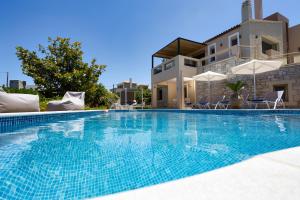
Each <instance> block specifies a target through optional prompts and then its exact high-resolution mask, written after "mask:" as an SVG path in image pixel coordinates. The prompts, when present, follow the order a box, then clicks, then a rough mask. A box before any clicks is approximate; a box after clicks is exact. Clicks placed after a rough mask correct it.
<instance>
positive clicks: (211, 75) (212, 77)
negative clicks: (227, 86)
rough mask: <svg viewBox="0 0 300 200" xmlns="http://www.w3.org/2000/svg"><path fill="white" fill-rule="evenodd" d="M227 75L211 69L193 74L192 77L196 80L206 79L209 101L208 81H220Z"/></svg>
mask: <svg viewBox="0 0 300 200" xmlns="http://www.w3.org/2000/svg"><path fill="white" fill-rule="evenodd" d="M226 78H227V76H226V75H225V74H219V73H216V72H212V71H207V72H204V73H202V74H199V75H196V76H193V79H194V80H196V81H207V82H208V87H209V100H210V101H211V87H210V82H211V81H220V80H224V79H226Z"/></svg>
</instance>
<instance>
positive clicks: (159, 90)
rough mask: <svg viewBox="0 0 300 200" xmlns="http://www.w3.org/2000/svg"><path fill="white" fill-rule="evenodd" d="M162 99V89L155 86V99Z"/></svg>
mask: <svg viewBox="0 0 300 200" xmlns="http://www.w3.org/2000/svg"><path fill="white" fill-rule="evenodd" d="M162 99H163V89H162V88H157V100H159V101H160V100H162Z"/></svg>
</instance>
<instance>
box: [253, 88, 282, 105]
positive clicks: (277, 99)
mask: <svg viewBox="0 0 300 200" xmlns="http://www.w3.org/2000/svg"><path fill="white" fill-rule="evenodd" d="M283 93H284V91H275V92H269V93H267V94H266V95H265V97H264V98H262V99H254V100H251V101H250V103H251V104H252V105H254V107H255V109H257V107H258V105H266V106H267V108H268V109H271V106H272V105H274V106H273V109H276V108H277V106H278V105H281V106H283V108H285V104H284V102H283V99H282V96H283Z"/></svg>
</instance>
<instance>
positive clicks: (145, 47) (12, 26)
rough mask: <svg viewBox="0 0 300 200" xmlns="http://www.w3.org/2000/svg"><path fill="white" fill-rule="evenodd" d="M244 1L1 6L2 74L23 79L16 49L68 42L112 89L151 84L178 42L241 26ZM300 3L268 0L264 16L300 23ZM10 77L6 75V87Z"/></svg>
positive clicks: (36, 1)
mask: <svg viewBox="0 0 300 200" xmlns="http://www.w3.org/2000/svg"><path fill="white" fill-rule="evenodd" d="M241 2H242V0H226V1H225V0H209V1H205V0H201V1H200V0H184V1H183V0H149V1H148V0H118V1H117V0H1V3H0V27H1V29H0V72H3V71H9V72H10V79H21V80H26V81H28V83H29V84H32V83H33V81H32V80H31V78H30V77H27V76H25V75H23V74H22V70H21V68H20V62H19V61H18V59H17V57H16V55H15V47H16V46H18V45H20V46H23V47H25V48H28V49H30V50H34V49H37V46H38V44H44V45H46V44H47V38H48V37H49V36H50V37H56V36H62V37H70V38H71V39H72V40H73V41H80V42H82V46H83V50H84V52H85V55H84V58H85V61H90V60H91V59H92V58H96V59H97V62H98V63H99V64H106V65H107V70H106V72H104V74H103V75H102V76H101V77H100V82H102V83H103V84H104V85H105V86H106V87H108V88H111V87H112V85H113V84H116V83H118V82H120V81H122V80H126V79H128V78H129V77H131V78H133V80H134V81H136V82H140V83H146V84H150V82H151V80H150V77H151V76H150V70H151V55H152V54H153V53H154V52H155V51H157V50H159V49H160V48H161V47H163V46H164V45H166V44H167V43H169V42H171V41H172V40H174V39H175V38H177V37H184V38H188V39H191V40H195V41H199V42H202V41H204V40H206V39H208V38H210V37H211V36H214V35H216V34H218V33H220V32H222V31H224V30H226V29H227V28H230V27H231V26H233V25H236V24H238V23H239V22H240V18H241V17H240V15H241V13H240V10H241ZM299 7H300V2H299V0H284V1H283V0H264V16H267V15H270V14H272V13H273V12H276V11H278V12H280V13H282V14H284V15H285V16H287V17H288V18H289V19H290V24H291V25H296V24H299V23H300V12H299ZM3 83H5V74H3V73H2V74H0V84H3Z"/></svg>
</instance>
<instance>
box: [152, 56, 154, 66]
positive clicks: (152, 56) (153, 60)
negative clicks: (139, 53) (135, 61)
mask: <svg viewBox="0 0 300 200" xmlns="http://www.w3.org/2000/svg"><path fill="white" fill-rule="evenodd" d="M153 67H154V56H153V55H152V69H153Z"/></svg>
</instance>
